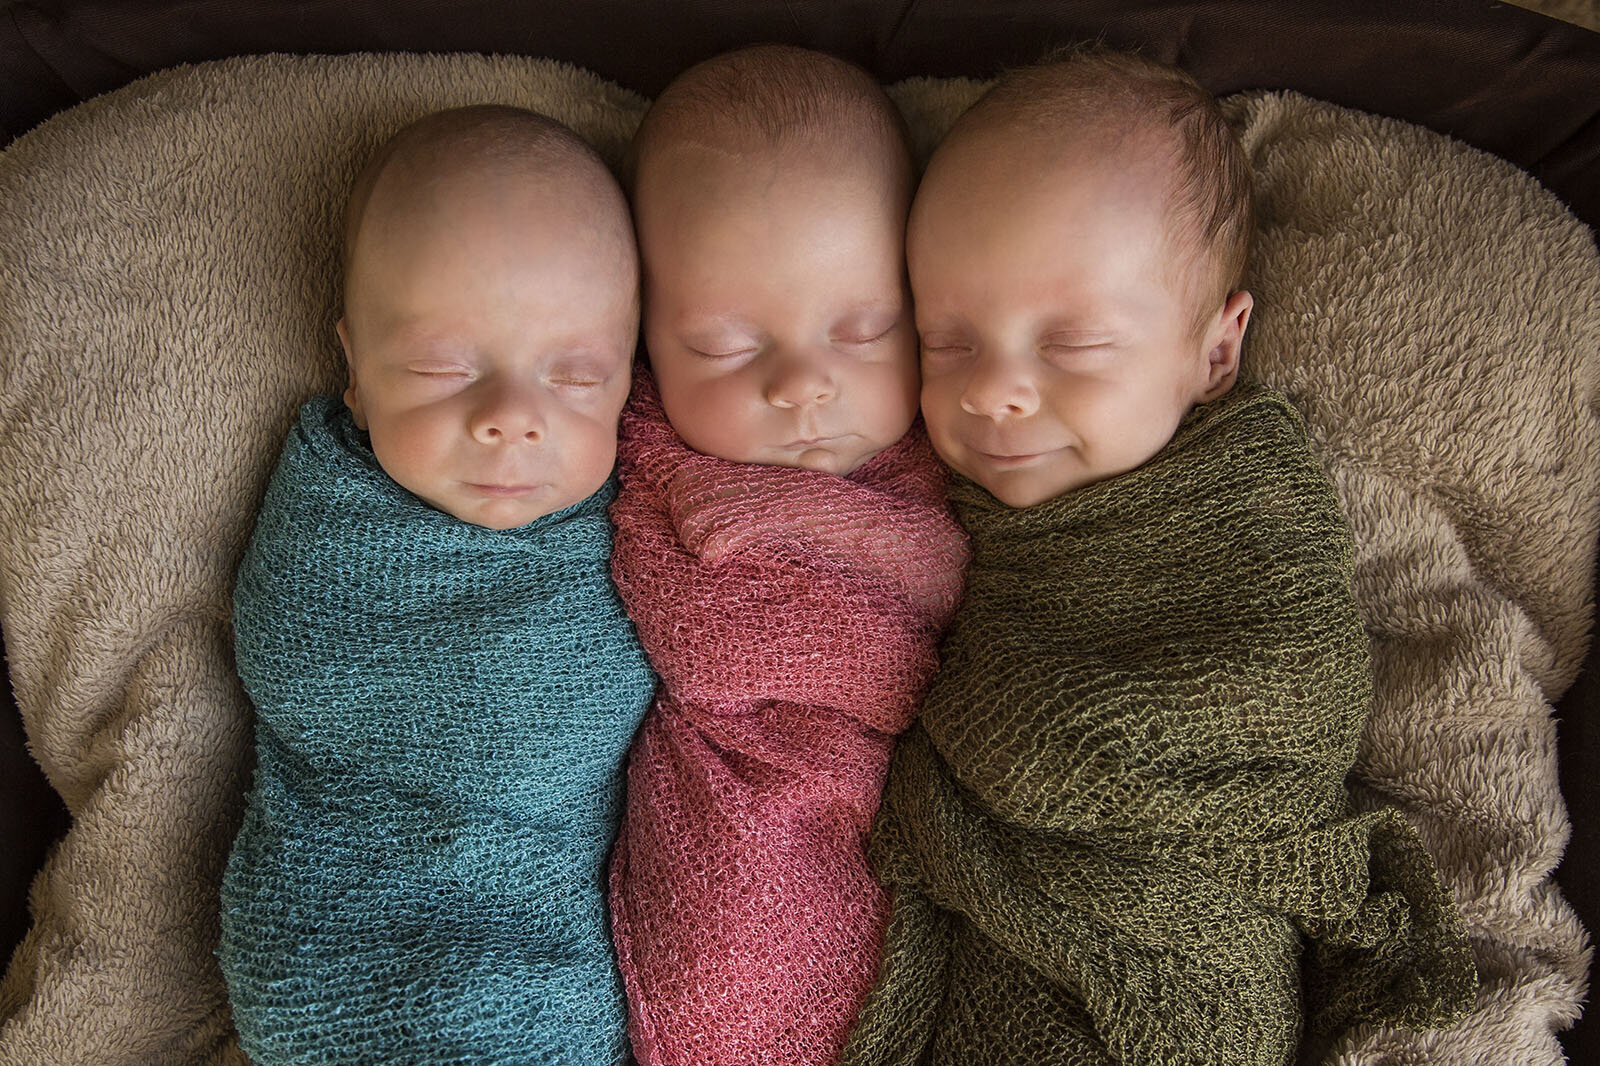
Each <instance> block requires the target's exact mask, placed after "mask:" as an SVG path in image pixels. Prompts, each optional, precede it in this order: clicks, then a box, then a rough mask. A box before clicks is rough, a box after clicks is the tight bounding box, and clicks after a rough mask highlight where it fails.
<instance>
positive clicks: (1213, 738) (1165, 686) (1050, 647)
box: [845, 384, 1475, 1066]
mask: <svg viewBox="0 0 1600 1066" xmlns="http://www.w3.org/2000/svg"><path fill="white" fill-rule="evenodd" d="M951 495H952V502H953V503H954V505H955V508H956V513H957V514H958V516H959V517H960V518H961V520H962V523H963V524H964V525H965V526H966V528H967V530H968V531H969V532H970V533H971V535H972V543H973V552H974V558H973V564H972V568H971V570H970V572H969V577H968V585H967V596H966V599H965V601H964V602H963V605H962V608H961V610H960V612H959V613H958V615H957V618H956V619H955V621H954V623H953V625H952V628H951V632H950V636H949V638H948V640H947V641H946V642H945V645H944V647H943V649H942V652H941V655H942V657H943V663H942V666H941V669H940V672H939V674H938V676H937V677H936V678H935V680H934V682H933V685H932V686H931V688H930V691H929V694H928V700H927V704H926V706H925V708H924V710H923V713H922V715H921V717H920V718H919V719H918V721H917V724H916V725H914V726H912V728H911V729H910V730H909V731H908V732H907V734H906V736H905V737H904V738H903V739H902V741H901V744H900V747H899V748H898V749H897V752H896V755H895V758H894V762H893V765H892V767H891V769H890V773H889V780H888V782H887V785H886V790H885V794H884V799H883V806H882V808H881V810H880V812H879V815H878V818H877V821H876V824H875V827H874V831H873V836H872V841H871V847H870V854H871V858H872V861H873V863H874V866H875V868H876V869H877V870H878V871H879V873H880V875H881V876H882V878H883V879H884V880H885V882H886V883H887V884H888V885H889V887H890V890H891V892H892V894H893V898H894V913H893V917H892V920H891V925H890V929H889V933H888V936H887V944H886V947H885V959H884V965H883V971H882V974H881V976H880V978H879V981H878V984H877V985H876V986H875V988H874V990H873V993H872V995H871V998H870V999H869V1001H868V1003H867V1005H866V1007H865V1008H864V1009H863V1011H862V1014H861V1020H860V1026H859V1028H858V1029H857V1030H856V1032H855V1033H854V1034H853V1036H852V1039H851V1043H850V1046H849V1048H848V1051H847V1053H846V1056H845V1061H846V1062H848V1063H852V1064H861V1063H873V1064H880V1063H907V1064H909V1063H923V1062H934V1063H985V1064H995V1063H1010V1062H1015V1063H1028V1064H1031V1066H1036V1064H1041V1063H1063V1064H1066V1063H1070V1064H1090V1063H1094V1064H1099V1063H1118V1064H1122V1066H1137V1064H1149V1066H1173V1064H1178V1063H1196V1064H1199V1063H1205V1064H1211V1066H1216V1064H1250V1066H1256V1064H1274V1066H1279V1064H1285V1063H1289V1062H1292V1061H1293V1060H1294V1056H1295V1050H1296V1047H1297V1043H1298V1041H1299V1039H1300V1036H1301V1032H1302V1025H1301V1019H1302V1016H1303V1014H1304V1009H1303V1008H1302V969H1303V970H1304V974H1303V984H1304V994H1305V1003H1306V1005H1307V1007H1306V1008H1305V1009H1309V1011H1310V1013H1311V1020H1312V1022H1313V1027H1314V1029H1315V1030H1316V1031H1318V1032H1328V1031H1335V1030H1339V1029H1343V1028H1345V1027H1348V1026H1350V1025H1352V1024H1354V1023H1356V1022H1358V1021H1372V1022H1383V1023H1389V1024H1394V1025H1400V1026H1413V1027H1414V1026H1426V1025H1430V1024H1433V1023H1439V1022H1444V1021H1446V1020H1449V1019H1451V1018H1452V1017H1454V1016H1455V1015H1456V1013H1457V1012H1459V1011H1462V1010H1464V1009H1465V1008H1466V1007H1467V1006H1468V1005H1469V1003H1470V1001H1471V998H1472V995H1473V992H1474V989H1475V974H1474V970H1473V965H1472V961H1471V955H1470V954H1469V951H1468V946H1467V942H1466V939H1465V935H1464V933H1463V931H1462V927H1461V923H1460V916H1459V914H1458V913H1457V911H1456V909H1455V907H1454V905H1453V903H1452V902H1451V901H1450V899H1449V897H1448V895H1447V894H1446V892H1445V891H1444V890H1443V889H1442V888H1441V886H1440V884H1439V881H1438V877H1437V872H1436V870H1435V869H1434V867H1433V864H1432V861H1431V860H1430V859H1429V857H1428V855H1427V853H1426V852H1425V851H1424V850H1423V848H1422V846H1421V843H1420V841H1419V839H1418V837H1417V835H1416V833H1415V831H1414V830H1413V829H1412V828H1411V826H1410V825H1409V824H1408V823H1406V822H1405V821H1404V820H1403V819H1402V818H1401V817H1400V816H1399V815H1398V814H1397V813H1396V812H1394V811H1392V810H1387V809H1385V810H1373V811H1367V812H1364V813H1358V812H1356V811H1354V810H1353V809H1352V805H1351V802H1350V800H1349V798H1348V794H1347V791H1346V788H1345V784H1344V778H1345V774H1346V772H1347V771H1348V770H1349V769H1350V766H1351V764H1352V762H1353V760H1354V757H1355V752H1356V745H1357V740H1358V737H1359V735H1360V732H1361V726H1362V722H1363V720H1364V717H1365V714H1366V711H1367V703H1368V698H1369V692H1370V685H1371V676H1370V663H1369V654H1368V644H1367V638H1366V636H1365V633H1364V631H1363V628H1362V623H1361V619H1360V617H1359V615H1358V613H1357V610H1356V606H1355V603H1354V600H1353V598H1352V595H1351V590H1350V580H1351V552H1352V543H1351V537H1350V533H1349V532H1348V529H1347V527H1346V525H1345V523H1344V521H1343V518H1342V516H1341V514H1340V511H1339V509H1338V505H1337V502H1336V500H1335V497H1334V494H1333V491H1332V488H1331V487H1330V486H1329V484H1328V483H1327V481H1326V479H1325V478H1324V476H1323V474H1322V472H1321V471H1320V469H1319V468H1318V467H1317V465H1316V463H1315V461H1314V460H1313V459H1312V457H1311V456H1310V454H1309V451H1308V449H1307V445H1306V440H1305V436H1304V430H1303V428H1302V426H1301V424H1300V420H1299V417H1298V415H1297V414H1296V413H1295V412H1294V410H1293V408H1292V407H1290V405H1289V404H1288V402H1287V401H1286V400H1285V399H1283V398H1282V397H1281V396H1280V395H1278V394H1276V393H1274V392H1271V391H1268V390H1266V389H1262V388H1257V387H1252V386H1250V385H1246V384H1240V385H1239V386H1237V387H1236V388H1235V389H1234V390H1233V391H1232V392H1231V393H1230V394H1229V395H1228V396H1226V397H1224V398H1223V399H1222V400H1219V401H1217V402H1215V403H1213V404H1211V405H1208V406H1205V407H1201V408H1198V409H1196V411H1195V412H1193V413H1192V414H1191V415H1190V416H1189V417H1188V418H1187V419H1186V420H1185V422H1184V423H1183V424H1182V425H1181V426H1180V428H1179V431H1178V433H1177V434H1176V435H1175V437H1174V439H1173V440H1172V442H1171V443H1170V444H1169V445H1168V446H1167V447H1166V449H1164V450H1163V451H1162V452H1161V453H1160V454H1159V455H1158V456H1157V457H1156V458H1155V459H1153V460H1152V461H1150V462H1149V463H1147V464H1145V465H1144V466H1142V467H1140V468H1138V469H1137V470H1134V471H1132V472H1130V473H1128V474H1125V475H1123V476H1121V477H1118V478H1114V479H1111V480H1109V481H1105V482H1101V483H1099V484H1096V485H1092V486H1089V487H1087V488H1084V489H1081V490H1078V491H1075V492H1070V493H1067V494H1065V495H1063V496H1060V497H1058V498H1056V499H1054V500H1051V501H1049V502H1047V503H1044V504H1040V505H1038V506H1036V507H1032V508H1024V509H1017V510H1013V509H1010V508H1007V507H1005V506H1004V505H1002V504H1000V503H999V502H998V501H996V500H995V499H994V498H993V497H992V496H990V495H989V494H988V493H987V492H985V491H984V490H983V489H982V488H980V487H978V486H976V485H974V484H972V483H971V482H967V481H964V480H960V481H958V482H957V483H956V484H955V485H954V486H953V488H952V493H951ZM1302 964H1303V965H1302Z"/></svg>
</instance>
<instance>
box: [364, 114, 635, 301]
mask: <svg viewBox="0 0 1600 1066" xmlns="http://www.w3.org/2000/svg"><path fill="white" fill-rule="evenodd" d="M507 182H510V183H514V184H517V185H523V186H527V187H530V188H544V189H547V190H548V191H549V194H550V196H551V198H553V199H554V200H558V201H562V202H565V203H567V204H568V205H569V206H570V207H571V208H572V209H574V210H581V211H584V212H585V213H586V214H587V216H588V218H589V220H590V221H591V222H592V223H593V224H595V225H597V226H601V227H603V228H604V229H606V230H607V231H608V236H610V237H611V238H613V239H614V240H615V242H616V245H617V248H618V250H619V252H624V251H625V255H626V257H627V258H630V259H631V258H632V256H633V251H632V248H633V236H632V232H631V222H630V221H629V216H628V208H627V202H626V200H625V199H624V197H623V195H622V192H621V189H620V188H619V187H618V185H617V182H616V179H615V177H614V176H613V175H612V173H611V171H610V169H609V168H608V167H607V166H606V164H605V162H604V160H602V159H601V158H600V156H599V155H598V154H597V153H596V152H595V150H594V149H593V148H592V147H590V146H589V144H588V143H587V142H586V141H584V140H583V138H581V137H579V136H578V135H577V134H576V133H574V132H573V131H572V130H570V129H568V128H567V127H566V126H564V125H562V124H561V123H560V122H557V121H556V120H555V119H552V118H548V117H546V116H544V115H540V114H538V113H536V112H533V111H528V110H525V109H523V108H517V107H507V106H502V105H496V104H480V105H475V106H472V107H460V108H453V109H450V110H446V111H436V112H434V113H432V114H430V115H426V116H424V117H422V118H420V119H418V120H417V121H415V122H413V123H411V124H410V125H409V126H406V127H404V128H403V129H401V130H400V131H399V132H398V133H396V134H395V135H394V136H392V137H390V138H389V140H387V141H385V142H384V143H383V145H382V146H381V147H379V149H378V150H377V152H376V153H374V154H373V156H372V158H371V159H370V160H368V162H367V165H366V166H365V167H364V168H362V171H361V173H360V174H359V175H358V176H357V178H356V181H355V185H354V186H353V187H352V189H351V192H350V199H349V201H348V203H347V205H346V207H345V215H344V247H343V264H344V277H345V289H346V301H347V302H348V300H349V293H350V287H351V285H352V283H357V284H359V282H358V281H357V278H358V276H359V271H357V270H356V269H355V267H356V261H357V251H358V249H359V248H360V246H361V243H362V237H363V234H364V233H366V232H368V231H369V230H371V229H372V228H373V227H374V225H383V224H390V223H398V224H402V225H403V224H404V223H405V221H406V220H407V219H409V218H416V217H420V216H422V215H425V214H427V213H428V212H429V211H432V210H437V209H438V208H439V206H440V205H441V203H444V202H446V201H449V200H450V199H452V198H462V197H465V198H468V199H473V198H481V197H483V196H486V195H490V193H489V190H492V189H494V188H495V187H497V186H500V185H502V184H503V183H507Z"/></svg>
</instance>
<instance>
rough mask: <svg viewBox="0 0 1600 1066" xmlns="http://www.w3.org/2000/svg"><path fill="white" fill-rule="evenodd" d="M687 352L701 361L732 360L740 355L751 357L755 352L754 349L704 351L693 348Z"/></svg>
mask: <svg viewBox="0 0 1600 1066" xmlns="http://www.w3.org/2000/svg"><path fill="white" fill-rule="evenodd" d="M689 350H690V351H691V352H693V353H694V354H695V355H698V356H699V357H700V358H702V359H734V358H737V357H738V356H741V355H753V354H755V351H756V349H755V348H729V349H719V350H712V351H706V350H705V349H703V348H694V347H691V348H690V349H689Z"/></svg>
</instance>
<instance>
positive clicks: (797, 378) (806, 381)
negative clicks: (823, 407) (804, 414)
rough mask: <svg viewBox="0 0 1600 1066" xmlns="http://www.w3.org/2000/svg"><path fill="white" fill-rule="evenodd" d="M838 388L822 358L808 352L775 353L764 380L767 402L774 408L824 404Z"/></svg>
mask: <svg viewBox="0 0 1600 1066" xmlns="http://www.w3.org/2000/svg"><path fill="white" fill-rule="evenodd" d="M838 391H839V389H838V385H837V383H836V382H835V380H834V376H833V374H832V373H831V372H830V370H829V368H828V364H827V359H826V357H825V356H822V355H818V354H815V353H812V352H803V351H797V352H790V353H782V352H780V353H775V354H774V356H773V367H772V372H771V375H770V376H769V377H768V379H767V389H766V393H767V402H768V403H770V404H772V405H773V406H774V407H811V406H813V405H815V404H821V403H827V402H828V401H829V400H832V399H833V398H834V396H835V395H836V394H837V393H838Z"/></svg>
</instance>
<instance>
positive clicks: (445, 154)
mask: <svg viewBox="0 0 1600 1066" xmlns="http://www.w3.org/2000/svg"><path fill="white" fill-rule="evenodd" d="M343 261H344V315H343V317H342V318H341V319H340V320H339V325H338V332H339V338H340V341H341V343H342V344H343V346H344V351H345V358H346V362H347V364H348V369H349V386H348V388H347V389H346V390H345V402H346V404H347V405H348V406H349V407H350V410H351V413H352V415H353V416H354V419H355V422H356V424H357V425H358V426H359V427H361V428H362V429H365V430H367V432H368V433H369V434H370V436H371V439H372V448H373V452H374V453H375V454H376V456H377V459H378V462H379V463H380V464H381V465H382V466H383V468H384V470H385V472H387V473H388V474H389V476H390V477H392V478H393V479H394V480H395V481H396V482H398V483H399V484H400V485H401V486H403V487H404V488H406V489H408V490H410V491H411V492H412V493H414V494H415V495H417V496H418V497H420V498H421V499H422V500H424V501H425V502H427V503H429V504H431V505H432V506H434V507H435V508H437V509H439V510H441V511H445V512H446V513H449V514H452V515H455V516H456V517H458V518H461V519H463V520H464V521H468V522H473V523H475V524H478V525H483V526H487V527H490V528H494V529H508V528H513V527H516V526H520V525H525V524H527V523H528V522H531V521H534V520H535V519H537V518H540V517H543V516H544V515H546V514H550V513H552V512H555V511H559V510H562V509H564V508H566V507H569V506H571V505H573V504H575V503H578V502H579V501H581V500H583V499H585V498H587V497H588V496H590V495H592V494H593V493H594V492H595V491H596V490H598V489H599V488H600V487H601V486H602V485H603V484H604V483H605V481H606V479H607V478H608V477H609V476H610V474H611V469H612V466H613V465H614V463H615V460H616V432H617V420H618V416H619V415H620V413H621V410H622V404H623V402H624V401H625V400H626V398H627V394H628V387H629V383H630V381H631V373H630V366H631V361H632V355H633V348H634V345H635V343H636V341H637V337H638V321H639V290H638V279H639V266H638V254H637V251H636V249H635V244H634V237H633V229H632V223H631V219H630V217H629V214H628V207H627V201H626V199H625V197H624V196H623V193H622V189H621V187H620V186H619V185H618V183H617V181H616V179H615V177H614V176H613V175H612V173H611V171H610V170H609V169H608V168H607V166H606V164H605V163H604V161H602V160H601V159H600V157H599V156H598V155H596V153H595V152H594V150H593V149H592V148H590V147H589V145H588V144H587V143H586V142H584V141H583V139H582V138H580V137H579V136H578V135H577V134H575V133H574V132H572V131H571V130H570V129H568V128H567V127H566V126H563V125H562V124H561V123H559V122H556V121H555V120H553V119H550V118H548V117H546V116H543V115H539V114H536V113H534V112H531V111H526V110H523V109H520V108H514V107H504V106H499V105H480V106H475V107H466V108H457V109H452V110H448V111H440V112H435V113H434V114H431V115H427V116H425V117H423V118H421V119H419V120H418V121H416V122H414V123H412V124H411V125H409V126H407V127H405V128H404V129H402V130H400V131H399V132H398V133H396V134H395V135H394V136H393V137H391V138H390V139H389V140H388V141H386V142H385V143H384V144H383V145H382V146H381V147H380V148H379V149H378V151H377V152H376V153H375V154H374V156H373V157H372V159H371V160H370V161H369V162H368V164H367V165H366V167H365V168H364V169H363V170H362V171H361V173H360V175H359V176H358V177H357V179H356V182H355V185H354V187H353V189H352V191H351V195H350V199H349V203H348V207H347V210H346V214H345V226H344V255H343Z"/></svg>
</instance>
